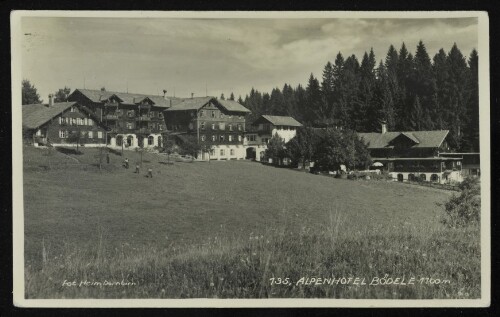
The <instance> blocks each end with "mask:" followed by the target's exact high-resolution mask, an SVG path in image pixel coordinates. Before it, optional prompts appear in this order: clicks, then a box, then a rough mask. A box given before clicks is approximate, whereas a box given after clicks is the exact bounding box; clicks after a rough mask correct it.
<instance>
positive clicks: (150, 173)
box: [148, 167, 153, 178]
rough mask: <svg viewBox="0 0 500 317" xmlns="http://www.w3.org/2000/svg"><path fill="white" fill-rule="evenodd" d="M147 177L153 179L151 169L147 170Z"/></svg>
mask: <svg viewBox="0 0 500 317" xmlns="http://www.w3.org/2000/svg"><path fill="white" fill-rule="evenodd" d="M148 177H150V178H153V169H152V168H151V167H150V168H148Z"/></svg>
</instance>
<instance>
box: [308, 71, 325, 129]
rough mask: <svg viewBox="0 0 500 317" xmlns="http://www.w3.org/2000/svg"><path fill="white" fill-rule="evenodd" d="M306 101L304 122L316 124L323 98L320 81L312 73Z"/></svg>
mask: <svg viewBox="0 0 500 317" xmlns="http://www.w3.org/2000/svg"><path fill="white" fill-rule="evenodd" d="M306 100H307V102H306V105H305V109H304V110H305V112H304V120H305V121H306V122H307V123H309V124H314V123H315V122H316V120H317V118H318V117H317V113H318V110H319V109H320V108H321V104H322V96H321V89H320V86H319V81H318V79H316V78H315V77H314V75H313V74H312V73H311V76H309V81H308V84H307V88H306Z"/></svg>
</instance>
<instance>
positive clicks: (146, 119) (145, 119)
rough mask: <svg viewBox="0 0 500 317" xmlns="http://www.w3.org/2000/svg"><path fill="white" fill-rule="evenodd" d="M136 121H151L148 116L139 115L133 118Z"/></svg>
mask: <svg viewBox="0 0 500 317" xmlns="http://www.w3.org/2000/svg"><path fill="white" fill-rule="evenodd" d="M135 119H136V120H137V121H141V122H145V121H151V117H148V116H139V117H137V118H135Z"/></svg>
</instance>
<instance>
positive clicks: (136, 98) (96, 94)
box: [70, 89, 180, 108]
mask: <svg viewBox="0 0 500 317" xmlns="http://www.w3.org/2000/svg"><path fill="white" fill-rule="evenodd" d="M76 91H79V92H80V93H81V94H82V95H84V96H85V97H87V98H88V99H89V100H90V101H92V102H96V103H98V102H104V101H106V100H107V99H108V98H109V97H111V96H116V97H118V98H119V99H120V100H122V102H123V103H124V104H128V105H135V104H138V103H140V102H141V101H143V100H144V99H146V98H149V99H151V100H152V101H153V102H154V106H155V107H162V108H168V107H170V102H172V104H173V103H174V102H175V101H177V100H180V98H175V97H167V98H164V97H162V96H155V95H144V94H133V93H125V92H115V91H101V90H94V89H76V90H75V91H73V92H72V93H71V95H72V94H74V93H75V92H76ZM71 95H70V96H71ZM170 100H172V101H170Z"/></svg>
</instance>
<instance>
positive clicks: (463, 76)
mask: <svg viewBox="0 0 500 317" xmlns="http://www.w3.org/2000/svg"><path fill="white" fill-rule="evenodd" d="M447 64H448V71H449V77H448V81H447V83H446V86H447V89H446V90H447V92H448V94H449V95H448V96H447V98H446V99H447V101H446V105H445V106H446V109H444V110H445V114H446V115H447V116H448V120H447V121H448V127H449V129H450V134H451V138H450V140H451V141H450V147H451V148H453V149H455V150H460V149H461V146H462V141H463V140H462V139H463V129H464V128H465V126H464V124H463V123H464V122H466V121H467V117H466V116H467V108H466V102H467V96H466V88H467V72H468V71H467V63H466V61H465V57H464V56H463V55H462V52H460V50H459V49H458V47H457V45H456V44H453V47H452V48H451V50H450V52H449V53H448V56H447Z"/></svg>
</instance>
